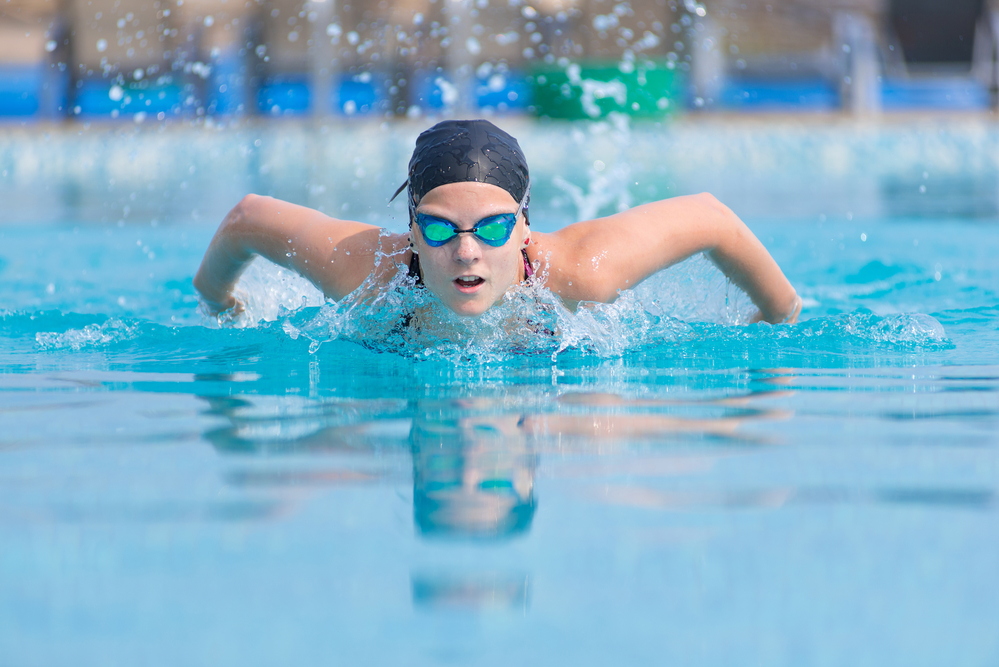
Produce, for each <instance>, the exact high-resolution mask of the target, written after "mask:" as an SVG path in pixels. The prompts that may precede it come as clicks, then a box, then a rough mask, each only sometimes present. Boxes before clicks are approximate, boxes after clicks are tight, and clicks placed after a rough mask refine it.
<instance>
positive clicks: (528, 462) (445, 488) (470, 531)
mask: <svg viewBox="0 0 999 667" xmlns="http://www.w3.org/2000/svg"><path fill="white" fill-rule="evenodd" d="M466 403H467V402H466ZM518 421H520V420H519V419H518V418H517V417H510V416H484V417H464V418H458V419H440V418H439V417H438V418H436V419H430V418H428V417H427V416H426V415H425V414H421V415H420V416H418V417H417V418H416V419H414V421H413V428H412V431H411V437H410V442H411V446H412V452H413V520H414V522H415V524H416V527H417V530H418V531H419V532H420V534H422V535H424V536H427V537H469V538H504V537H514V536H516V535H520V534H523V533H526V532H527V531H528V530H529V529H530V526H531V522H532V521H533V519H534V511H535V508H536V502H535V497H534V472H535V468H536V467H537V466H536V461H537V457H536V456H535V454H534V451H533V448H532V447H531V446H530V445H529V443H528V440H527V438H526V437H525V435H524V433H523V430H522V429H521V428H520V427H519V424H518Z"/></svg>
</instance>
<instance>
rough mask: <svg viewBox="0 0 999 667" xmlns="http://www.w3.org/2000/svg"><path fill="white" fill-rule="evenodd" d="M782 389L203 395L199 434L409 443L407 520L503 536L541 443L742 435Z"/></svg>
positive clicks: (296, 479) (350, 474) (267, 444)
mask: <svg viewBox="0 0 999 667" xmlns="http://www.w3.org/2000/svg"><path fill="white" fill-rule="evenodd" d="M778 384H779V383H778ZM780 395H783V392H780V391H773V390H769V389H768V391H766V392H761V393H760V394H756V395H748V396H743V397H735V398H733V397H727V398H723V399H719V400H704V401H677V400H668V399H658V398H654V397H645V398H641V399H636V398H629V397H624V396H620V395H618V394H614V393H606V392H568V393H561V394H559V395H556V396H553V397H551V399H549V400H541V401H539V400H538V399H539V397H537V396H534V397H527V398H524V397H521V398H519V399H518V398H517V397H511V396H504V397H502V398H486V397H469V398H454V399H438V400H432V399H423V400H415V401H409V402H406V401H400V400H385V399H368V400H365V399H326V400H318V401H317V400H314V399H305V398H301V397H266V396H259V397H258V396H249V395H247V396H243V397H206V398H204V400H205V401H206V402H207V404H208V409H207V410H206V412H207V413H209V414H212V415H218V416H224V417H225V418H226V419H227V420H228V421H229V425H228V426H225V427H223V428H216V429H213V430H211V431H209V432H207V433H206V434H205V437H206V439H207V440H209V441H210V442H211V443H212V444H213V446H214V447H216V448H217V449H218V450H219V451H222V452H228V453H239V454H248V453H252V454H269V455H273V454H301V453H307V452H313V453H319V452H322V453H324V454H353V455H356V454H369V455H370V454H389V455H391V454H393V453H394V454H403V453H408V454H409V455H410V456H411V464H412V485H413V486H412V488H413V521H414V525H415V527H416V530H417V533H418V534H419V535H421V536H423V537H428V538H460V539H472V540H504V539H509V538H513V537H516V536H520V535H524V534H526V533H528V532H529V531H530V529H531V525H532V522H533V520H534V515H535V511H536V508H537V498H536V496H535V473H536V470H537V467H538V453H539V452H544V451H548V450H551V451H559V452H560V454H563V455H564V454H566V453H569V452H571V451H572V450H574V449H575V450H578V452H579V453H580V454H583V453H590V451H591V447H590V446H589V445H588V443H599V445H600V446H599V447H598V450H599V451H600V452H608V451H620V450H617V449H614V450H607V449H606V448H605V447H604V445H605V444H606V443H620V444H622V445H625V446H627V444H628V443H631V442H638V441H643V442H648V441H649V440H650V439H652V440H653V441H657V442H660V443H663V442H664V441H668V440H670V439H673V438H676V437H678V436H679V437H682V438H688V437H690V436H691V435H694V436H695V437H704V436H706V437H709V438H721V439H723V440H724V441H727V442H739V443H745V442H747V441H750V440H749V439H747V437H746V435H745V434H742V433H740V432H739V428H740V426H741V425H743V424H745V423H746V422H750V421H763V420H766V421H772V420H775V419H786V418H788V417H789V416H790V413H787V412H783V411H774V410H766V409H757V408H754V407H751V405H750V403H752V402H753V401H755V400H756V399H757V398H773V397H775V396H780ZM541 398H544V397H541ZM390 459H391V456H390V458H389V459H386V458H385V457H384V456H374V457H365V458H364V459H357V458H356V457H352V458H351V459H350V460H349V463H347V464H346V465H341V466H339V467H330V466H329V465H323V466H317V465H316V461H315V460H308V459H306V460H303V459H294V460H289V459H285V460H284V461H283V462H282V463H280V464H278V465H275V464H274V462H273V460H272V462H269V465H267V466H266V467H262V466H261V465H258V464H255V463H251V464H250V465H244V466H242V467H241V469H236V470H230V471H228V472H227V473H225V480H226V482H227V483H228V484H229V485H231V486H235V487H240V488H243V489H246V488H249V487H254V488H263V487H266V488H276V489H280V488H286V489H295V490H297V491H301V490H303V489H306V488H310V487H313V488H314V487H324V486H337V485H345V484H352V485H356V484H359V483H361V484H363V483H371V482H379V481H385V480H389V479H393V478H395V479H397V477H396V475H398V474H399V472H401V471H400V469H399V468H398V464H397V463H396V467H395V468H394V470H395V474H393V473H392V472H391V471H390V469H392V468H393V467H392V465H391V464H386V461H387V460H390ZM643 460H645V459H643ZM646 463H649V462H648V461H646ZM660 463H662V462H660ZM694 463H696V465H694V464H693V463H692V462H691V461H687V460H683V461H680V460H672V459H671V460H670V461H668V462H667V464H668V465H667V466H666V468H663V466H662V465H659V466H658V467H657V466H655V465H652V467H651V468H649V470H652V469H655V470H660V471H662V470H665V469H667V468H668V470H669V471H670V472H669V474H670V475H674V474H691V473H695V472H696V471H700V470H704V469H705V464H704V462H703V461H697V462H694ZM708 465H709V467H710V464H708ZM279 466H280V467H279ZM289 466H290V467H289ZM611 467H613V466H611ZM609 470H610V469H607V471H603V470H602V469H601V468H600V466H598V467H597V468H594V469H593V470H592V471H591V472H592V474H597V475H599V474H601V473H602V472H608V471H609ZM682 471H686V472H682ZM636 492H637V493H639V494H641V491H640V490H636ZM633 501H634V499H632V502H633ZM647 502H649V501H648V499H647ZM651 503H652V504H657V502H656V501H651ZM640 504H641V503H640ZM421 576H422V575H421ZM414 581H415V580H414ZM420 581H421V582H423V581H424V579H423V578H421V579H420ZM435 581H436V580H435ZM424 583H425V582H424ZM414 586H416V584H414ZM435 586H436V588H435ZM442 586H443V585H437V584H434V585H430V584H426V585H424V584H422V583H421V584H420V590H422V591H429V590H445V589H446V587H444V588H442ZM458 588H459V589H461V590H472V589H474V588H475V586H472V585H470V584H467V582H466V583H462V584H461V585H460V586H458ZM414 590H415V589H414ZM428 595H429V593H428ZM441 595H444V596H445V597H447V595H450V593H446V594H445V593H441Z"/></svg>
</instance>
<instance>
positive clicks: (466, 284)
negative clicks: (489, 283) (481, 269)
mask: <svg viewBox="0 0 999 667" xmlns="http://www.w3.org/2000/svg"><path fill="white" fill-rule="evenodd" d="M484 282H486V281H485V280H483V279H482V278H480V277H479V276H459V277H457V278H455V279H454V284H455V286H457V288H458V289H459V290H461V291H462V292H471V291H474V290H475V289H476V288H477V287H478V286H479V285H481V284H482V283H484Z"/></svg>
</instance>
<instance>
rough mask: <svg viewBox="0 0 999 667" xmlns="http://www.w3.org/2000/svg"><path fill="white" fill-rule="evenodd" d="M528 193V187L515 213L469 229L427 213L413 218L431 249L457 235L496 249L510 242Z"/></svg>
mask: <svg viewBox="0 0 999 667" xmlns="http://www.w3.org/2000/svg"><path fill="white" fill-rule="evenodd" d="M530 192H531V188H530V185H528V187H527V190H525V191H524V197H523V198H522V199H521V200H520V204H519V205H518V206H517V212H516V213H500V214H499V215H491V216H489V217H488V218H483V219H482V220H479V221H478V222H477V223H475V226H474V227H472V228H471V229H458V227H457V226H456V225H455V224H454V223H453V222H451V221H450V220H446V219H444V218H438V217H437V216H433V215H429V214H427V213H416V215H415V216H414V218H415V220H416V224H417V226H418V227H419V228H420V233H421V234H423V240H424V241H426V242H427V245H428V246H431V247H433V248H439V247H441V246H442V245H444V244H445V243H447V242H448V241H450V240H451V239H455V238H458V235H459V234H472V235H474V236H475V237H476V238H477V239H479V240H480V241H482V242H483V243H485V244H487V245H491V246H493V247H497V248H498V247H499V246H502V245H503V244H505V243H506V242H507V241H509V240H510V235H511V234H513V229H514V227H516V226H517V218H518V216H520V212H521V211H523V210H524V209H525V205H526V203H527V197H528V196H529V195H530Z"/></svg>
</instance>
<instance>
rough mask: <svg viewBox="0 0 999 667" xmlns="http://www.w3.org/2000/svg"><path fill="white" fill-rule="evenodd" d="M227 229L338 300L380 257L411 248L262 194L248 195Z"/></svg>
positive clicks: (369, 228) (396, 238)
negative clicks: (380, 255) (380, 254)
mask: <svg viewBox="0 0 999 667" xmlns="http://www.w3.org/2000/svg"><path fill="white" fill-rule="evenodd" d="M223 224H224V225H228V226H229V229H227V230H226V231H227V233H229V234H234V235H236V236H239V237H241V238H243V239H245V241H246V242H245V244H244V245H245V247H247V249H248V250H251V251H252V252H255V253H257V254H260V255H263V256H264V257H266V258H268V259H270V260H271V261H274V262H276V263H278V264H281V265H282V266H287V267H289V268H292V269H294V270H296V271H298V272H299V273H301V274H302V275H303V276H305V277H306V278H308V279H309V280H310V281H311V282H312V283H313V284H314V285H316V286H317V287H318V288H319V289H321V290H322V291H323V293H324V294H325V295H326V296H328V297H331V298H334V299H339V298H342V297H344V296H345V295H347V294H349V293H350V292H352V291H354V290H355V289H356V288H357V287H358V286H360V285H361V283H362V282H364V280H365V279H366V278H367V277H368V276H369V275H371V273H372V271H374V270H375V268H376V266H377V265H378V262H377V258H378V257H379V253H382V254H388V255H392V254H398V253H400V252H404V250H405V248H406V247H407V244H406V242H405V240H404V239H405V235H401V234H386V233H385V232H384V230H382V229H381V228H379V227H376V226H375V225H370V224H366V223H363V222H355V221H353V220H341V219H338V218H333V217H331V216H328V215H326V214H325V213H322V212H321V211H317V210H315V209H311V208H308V207H306V206H300V205H298V204H292V203H290V202H286V201H282V200H280V199H274V198H273V197H267V196H261V195H252V194H251V195H247V196H245V197H244V198H243V199H242V200H241V201H240V202H239V204H237V205H236V207H235V208H234V209H233V211H232V213H231V214H230V215H229V216H228V217H227V219H226V222H225V223H223Z"/></svg>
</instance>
